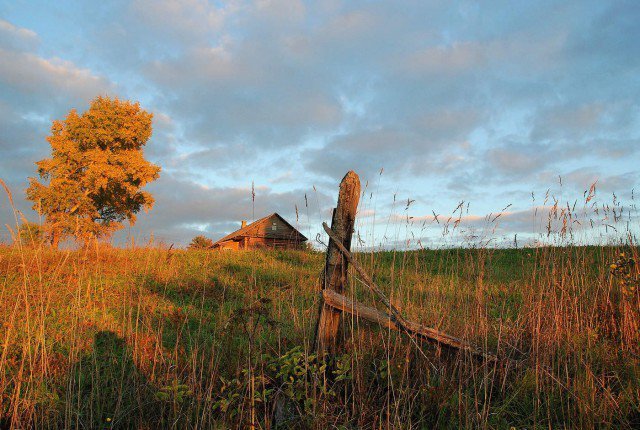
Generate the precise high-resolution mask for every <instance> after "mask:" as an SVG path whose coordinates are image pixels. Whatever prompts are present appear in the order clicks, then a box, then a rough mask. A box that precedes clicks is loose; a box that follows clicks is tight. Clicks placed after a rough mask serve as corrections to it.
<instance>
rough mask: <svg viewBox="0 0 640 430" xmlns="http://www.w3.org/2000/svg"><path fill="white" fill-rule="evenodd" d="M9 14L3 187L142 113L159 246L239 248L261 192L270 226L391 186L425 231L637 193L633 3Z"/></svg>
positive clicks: (254, 4) (1, 71) (637, 48)
mask: <svg viewBox="0 0 640 430" xmlns="http://www.w3.org/2000/svg"><path fill="white" fill-rule="evenodd" d="M6 10H7V13H6V14H3V16H5V15H6V18H5V20H2V21H0V59H1V60H2V61H1V62H0V90H1V95H0V114H2V117H1V118H0V127H2V135H1V136H0V145H2V149H3V150H5V148H9V149H7V150H9V151H11V152H10V156H11V157H12V159H14V160H16V162H15V163H11V165H9V163H8V162H6V161H4V162H3V161H0V167H1V168H2V169H3V170H2V171H3V175H8V176H10V177H11V178H10V179H11V180H12V181H13V182H14V183H15V184H19V183H20V181H23V182H24V179H23V178H25V177H26V176H28V175H29V174H32V167H33V166H32V165H30V163H32V161H35V159H38V157H42V154H43V153H46V151H47V147H46V144H45V143H44V140H43V139H44V136H46V133H47V130H48V128H49V125H50V121H51V120H52V119H53V118H61V117H62V116H64V114H65V113H66V112H67V111H68V110H69V109H70V108H72V107H78V108H80V109H82V108H83V107H84V106H86V103H87V101H88V100H90V99H91V98H93V97H94V96H95V95H97V94H102V93H110V94H119V95H121V96H123V97H126V98H131V99H134V100H140V101H142V104H143V106H144V107H145V108H147V109H149V110H151V111H153V112H154V114H155V123H154V135H153V137H152V140H151V141H150V142H149V145H148V148H147V154H148V156H149V157H150V158H151V159H152V161H153V162H156V163H159V164H161V165H162V167H163V169H164V170H163V176H162V177H161V179H160V180H159V181H158V186H157V188H153V190H154V192H156V193H157V194H158V196H159V199H158V205H157V207H156V209H154V211H153V212H152V213H151V215H150V216H149V217H146V216H145V217H143V219H144V220H147V219H148V220H149V221H148V222H147V221H144V222H143V221H141V224H140V226H141V227H140V228H141V229H142V228H149V229H154V230H156V231H163V232H164V233H165V234H166V235H167V236H168V235H173V236H179V235H182V234H184V235H187V234H191V233H192V232H194V231H196V230H197V229H200V228H204V229H205V230H206V231H207V232H211V233H213V232H214V231H216V232H222V231H223V230H225V229H227V228H228V226H230V225H231V224H230V223H232V222H237V219H236V218H237V217H238V216H239V215H240V212H241V211H240V207H242V208H245V209H246V207H247V205H246V200H245V199H246V195H245V194H242V193H244V192H245V191H246V187H247V184H250V183H251V181H255V182H256V183H257V184H266V185H268V186H269V187H270V188H269V190H268V195H269V196H272V197H273V199H270V200H268V202H269V203H268V204H265V206H263V207H261V208H260V210H261V211H262V210H264V211H267V212H270V211H271V210H270V204H271V203H273V205H274V206H276V207H278V208H281V209H282V210H289V211H290V206H291V204H290V203H291V202H294V201H297V200H296V199H297V198H298V197H299V196H298V194H299V193H300V191H301V190H305V189H307V188H310V187H313V186H314V185H315V186H316V187H317V189H318V190H319V192H320V193H322V195H324V196H329V195H333V194H334V193H335V190H336V186H337V182H338V180H339V178H341V177H342V176H343V175H344V173H345V172H346V171H347V170H350V169H355V170H356V171H357V172H358V173H360V175H361V177H362V180H363V183H365V182H366V181H367V180H368V179H376V182H377V183H379V184H380V185H379V188H377V190H376V192H377V193H379V194H380V196H381V199H386V198H387V197H388V196H391V195H393V194H394V193H400V194H402V195H408V196H410V197H411V198H416V200H417V202H416V206H420V207H421V209H422V210H423V211H424V212H425V213H429V211H428V210H427V209H428V207H427V205H428V204H432V203H436V204H439V205H440V204H442V205H445V206H446V205H451V204H453V205H454V206H455V204H457V203H456V202H457V199H465V200H470V199H473V198H476V199H479V200H481V203H482V205H483V209H485V210H486V211H487V212H489V211H490V210H491V206H493V202H495V201H496V200H499V199H501V198H503V197H505V196H509V198H511V197H514V198H515V199H516V200H517V202H519V203H520V204H522V203H523V202H524V200H525V199H526V196H527V195H529V194H530V191H528V190H534V191H536V192H539V190H540V189H542V190H545V189H546V188H547V187H549V186H551V184H555V183H556V182H557V178H558V176H561V177H563V178H566V179H565V180H566V181H567V182H568V183H572V184H573V183H575V184H576V185H575V189H576V190H577V189H578V188H579V187H582V186H584V185H577V184H580V183H583V182H585V181H587V180H590V179H591V178H593V177H598V178H600V181H601V183H602V187H603V189H605V188H606V189H610V190H613V189H615V190H618V189H630V188H633V186H634V185H637V183H638V177H637V175H635V174H634V173H632V172H633V171H634V169H635V166H634V163H633V161H634V158H635V157H636V156H637V154H638V147H639V146H638V142H640V119H639V118H640V115H639V114H640V105H639V104H638V100H640V74H639V73H638V70H640V43H637V42H636V40H640V27H638V26H637V24H636V23H637V22H638V20H640V9H639V8H637V6H636V5H635V4H634V2H618V3H611V4H602V3H601V2H597V1H587V2H582V1H580V2H579V1H568V2H563V3H562V4H558V3H556V2H547V1H542V2H538V3H536V4H535V5H532V4H530V3H513V4H510V5H509V7H508V8H505V7H504V5H503V4H502V3H500V2H493V1H490V2H488V3H482V4H479V3H476V2H466V1H465V2H459V3H456V4H454V5H451V4H446V3H438V2H423V1H410V2H407V3H402V4H398V3H397V2H368V1H351V2H340V1H328V2H316V3H313V2H311V3H309V2H302V1H298V0H279V1H276V0H274V1H267V0H256V1H249V0H247V1H244V0H233V1H230V2H224V3H220V2H208V1H204V0H160V1H149V0H136V1H133V2H129V3H126V2H124V3H123V2H117V3H109V4H98V3H91V2H89V3H84V4H83V5H81V6H77V7H75V6H74V7H67V8H66V10H65V14H64V15H56V14H55V13H54V12H55V6H54V5H52V4H40V5H36V4H31V3H29V4H21V5H20V6H16V7H14V8H7V9H6ZM16 10H17V11H18V12H19V13H15V12H14V11H16ZM42 16H46V17H47V18H46V20H45V19H43V18H40V19H38V17H42ZM52 22H53V23H54V24H55V25H51V23H52ZM71 24H73V25H71ZM8 153H9V152H8ZM2 163H4V164H2ZM381 168H384V171H385V173H384V175H382V176H380V175H379V172H380V169H381ZM5 172H8V173H5ZM21 178H22V179H21ZM550 183H551V184H550ZM160 185H162V186H160ZM572 186H573V185H572ZM154 187H155V185H154ZM173 189H175V190H179V193H177V194H175V195H173V194H172V193H173V191H171V190H173ZM243 190H244V191H243ZM234 193H238V194H234ZM287 193H293V194H291V195H289V194H287ZM303 194H304V193H303ZM241 195H243V196H245V197H242V198H240V196H241ZM198 196H207V199H210V200H211V201H215V202H218V203H219V205H220V206H219V208H222V209H219V208H218V207H213V206H210V205H209V204H208V203H206V202H205V203H202V205H203V206H204V207H206V208H207V209H206V213H204V212H202V213H201V212H200V209H199V208H198V206H197V204H196V203H195V202H198V201H199V200H198V199H199V197H198ZM234 196H235V197H234ZM287 196H288V197H287ZM294 197H295V198H294ZM181 198H184V201H185V202H186V203H185V207H188V208H189V211H188V213H187V212H186V211H182V209H181V204H180V199H181ZM234 198H235V200H236V202H237V201H239V202H241V203H234ZM163 201H167V202H170V203H166V204H165V203H162V202H163ZM278 202H281V203H278ZM282 202H288V203H282ZM294 206H295V203H294ZM318 206H322V207H321V208H320V207H319V208H318V210H319V211H325V210H326V208H327V207H329V206H330V199H328V198H327V199H325V201H324V202H323V203H322V204H320V205H318ZM234 207H235V208H236V211H235V212H233V210H232V209H233V208H234ZM287 208H288V209H287ZM380 209H381V208H380V207H378V210H380ZM384 209H385V210H386V209H390V207H387V206H385V207H384ZM174 213H175V214H177V215H174ZM198 214H200V215H198ZM289 215H291V212H289ZM180 219H185V220H186V221H184V222H183V223H182V222H179V220H180ZM145 226H146V227H145ZM203 226H204V227H203ZM178 232H179V233H178ZM175 240H177V239H175Z"/></svg>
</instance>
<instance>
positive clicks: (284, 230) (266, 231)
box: [247, 216, 299, 240]
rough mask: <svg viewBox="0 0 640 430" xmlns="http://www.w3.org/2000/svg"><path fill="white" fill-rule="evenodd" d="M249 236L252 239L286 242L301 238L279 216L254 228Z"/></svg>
mask: <svg viewBox="0 0 640 430" xmlns="http://www.w3.org/2000/svg"><path fill="white" fill-rule="evenodd" d="M274 225H275V230H274ZM247 234H248V235H249V236H252V237H259V238H269V239H285V240H297V239H298V237H299V236H298V233H297V232H296V231H295V230H294V229H292V228H291V227H289V226H288V225H287V224H286V223H284V222H283V221H282V220H281V219H280V218H278V217H277V216H274V217H271V218H269V219H268V220H266V221H265V222H264V223H263V224H260V225H257V226H254V227H253V228H251V229H250V230H249V232H247Z"/></svg>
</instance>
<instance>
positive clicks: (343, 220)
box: [315, 171, 497, 361]
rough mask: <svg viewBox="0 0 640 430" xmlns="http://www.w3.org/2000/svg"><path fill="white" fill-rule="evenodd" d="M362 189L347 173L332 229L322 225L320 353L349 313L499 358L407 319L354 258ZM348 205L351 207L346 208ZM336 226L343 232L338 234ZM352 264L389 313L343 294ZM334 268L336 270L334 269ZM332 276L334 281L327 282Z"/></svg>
mask: <svg viewBox="0 0 640 430" xmlns="http://www.w3.org/2000/svg"><path fill="white" fill-rule="evenodd" d="M346 190H347V191H346ZM359 190H360V180H359V178H358V175H356V174H355V172H353V171H350V172H349V173H347V174H346V175H345V177H344V178H343V180H342V182H341V184H340V193H339V196H338V205H337V208H336V209H335V210H334V216H333V219H332V225H331V228H330V227H329V226H328V225H327V224H326V223H322V227H323V228H324V230H325V232H326V233H327V234H328V235H329V239H330V240H329V246H328V248H327V263H326V265H325V274H324V276H323V285H322V303H321V305H320V315H319V317H318V325H317V327H318V328H317V329H316V339H315V343H316V347H317V348H318V349H319V352H321V353H326V352H327V350H329V349H333V347H334V346H335V343H336V336H337V334H338V330H337V323H338V322H339V318H340V313H341V312H347V313H350V314H352V315H355V316H356V317H358V318H362V319H365V320H368V321H371V322H374V323H378V324H380V325H381V326H383V327H387V328H389V329H392V330H397V331H400V332H404V333H406V334H407V335H409V336H417V337H420V338H423V339H425V340H427V341H430V342H433V343H436V344H438V345H440V346H444V347H446V348H450V349H455V350H458V351H462V352H468V353H470V354H472V355H473V356H475V357H478V358H482V359H485V360H488V361H494V360H496V359H497V357H496V356H495V355H494V354H491V353H486V352H484V351H482V349H480V348H479V347H477V346H475V345H472V344H471V343H469V342H465V341H464V340H462V339H459V338H456V337H453V336H450V335H448V334H447V333H443V332H441V331H439V330H437V329H434V328H431V327H427V326H424V325H422V324H418V323H415V322H412V321H408V320H407V319H405V318H404V317H403V316H402V314H401V313H400V311H399V310H398V309H397V308H396V307H395V306H393V304H392V303H391V301H389V299H388V298H387V297H386V296H385V295H384V293H383V292H382V290H381V289H380V287H378V285H377V284H376V283H375V282H374V281H373V279H372V278H371V277H370V276H369V274H368V273H367V271H366V270H364V268H363V267H362V266H361V265H360V264H359V263H358V262H357V261H356V260H355V259H354V258H353V255H352V254H351V252H350V250H349V247H350V243H351V234H352V230H353V225H354V222H355V206H357V201H358V197H359V196H358V195H357V193H358V192H359ZM354 203H355V206H354ZM345 207H348V208H349V210H346V211H345V210H344V208H345ZM336 227H337V229H338V231H339V232H340V234H337V233H336V231H335V230H336ZM345 227H346V228H345ZM343 238H344V240H343ZM343 242H344V243H343ZM349 264H351V265H352V266H353V267H354V268H355V270H356V272H358V274H359V275H360V277H361V278H362V281H363V283H364V284H365V285H366V286H367V287H368V288H369V289H370V290H371V291H372V292H373V293H374V294H375V296H376V297H377V299H378V300H380V301H381V302H382V303H383V304H384V305H385V306H386V308H387V309H388V310H389V313H388V314H387V313H385V312H382V311H380V310H378V309H376V308H373V307H369V306H365V305H363V304H361V303H358V302H355V301H353V300H351V299H349V298H348V297H346V296H344V295H343V294H341V293H342V292H343V291H344V290H345V288H344V287H345V283H346V279H347V277H346V271H347V270H348V266H349ZM332 269H333V270H335V271H333V272H330V271H332ZM336 269H337V270H336ZM337 272H339V273H337ZM327 273H330V276H327ZM328 278H329V279H330V280H331V282H327V279H328ZM329 309H331V310H333V312H328V310H329ZM327 326H331V330H322V329H321V328H323V327H327Z"/></svg>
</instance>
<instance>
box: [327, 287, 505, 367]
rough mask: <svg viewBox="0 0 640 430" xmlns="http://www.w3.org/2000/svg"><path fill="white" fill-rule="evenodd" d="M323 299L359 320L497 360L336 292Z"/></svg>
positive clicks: (461, 343)
mask: <svg viewBox="0 0 640 430" xmlns="http://www.w3.org/2000/svg"><path fill="white" fill-rule="evenodd" d="M322 297H323V299H324V303H325V305H326V306H331V307H333V308H335V309H338V310H340V311H343V312H347V313H350V314H353V315H355V316H356V317H358V318H362V319H364V320H367V321H370V322H373V323H376V324H379V325H381V326H382V327H385V328H389V329H391V330H396V331H400V332H405V333H407V334H409V335H414V336H418V337H420V338H423V339H425V340H427V341H430V342H433V343H437V344H439V345H441V346H444V347H447V348H452V349H456V350H459V351H465V352H469V353H471V354H473V355H475V356H478V357H482V358H485V359H488V360H495V356H493V355H492V354H485V353H483V352H482V351H481V350H480V349H478V348H476V347H475V346H473V345H471V344H469V343H467V342H464V341H463V340H461V339H458V338H456V337H453V336H450V335H448V334H446V333H443V332H441V331H439V330H436V329H433V328H431V327H427V326H424V325H422V324H418V323H415V322H411V321H406V320H405V321H404V323H403V324H402V325H401V324H399V323H398V322H396V321H394V318H393V317H392V316H391V315H389V314H387V313H384V312H382V311H379V310H378V309H376V308H372V307H369V306H365V305H363V304H361V303H358V302H354V301H353V300H351V299H349V298H347V297H345V296H344V295H342V294H339V293H336V292H335V291H332V290H328V289H325V290H323V291H322Z"/></svg>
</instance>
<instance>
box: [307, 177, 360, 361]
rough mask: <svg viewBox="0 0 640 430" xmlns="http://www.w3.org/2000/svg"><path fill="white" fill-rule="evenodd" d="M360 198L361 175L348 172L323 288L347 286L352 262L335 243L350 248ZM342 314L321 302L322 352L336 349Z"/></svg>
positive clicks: (334, 221) (319, 337)
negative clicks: (349, 265)
mask: <svg viewBox="0 0 640 430" xmlns="http://www.w3.org/2000/svg"><path fill="white" fill-rule="evenodd" d="M359 200H360V178H359V177H358V175H357V174H356V173H355V172H354V171H349V172H348V173H347V174H346V175H345V176H344V178H342V181H341V182H340V192H339V194H338V204H337V206H336V208H335V209H334V211H333V218H332V221H331V230H332V232H333V233H334V235H333V237H334V238H335V239H334V238H330V239H329V244H328V247H327V259H326V263H325V268H324V272H323V276H322V288H323V290H332V291H336V292H338V293H342V292H343V291H344V289H345V286H346V284H347V269H348V264H349V263H348V260H347V259H345V258H344V257H343V254H342V252H341V251H340V250H339V249H338V247H337V246H336V240H337V241H338V242H339V243H340V246H342V247H343V248H345V249H347V250H348V249H350V247H351V235H352V233H353V227H354V224H355V220H356V210H357V208H358V201H359ZM340 314H341V312H340V310H337V309H336V308H334V307H332V306H328V305H325V304H324V303H321V304H320V317H319V318H318V325H317V326H316V337H315V344H316V348H317V350H318V352H319V353H320V354H324V353H326V352H333V351H335V348H336V341H337V335H338V327H339V324H340Z"/></svg>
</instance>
